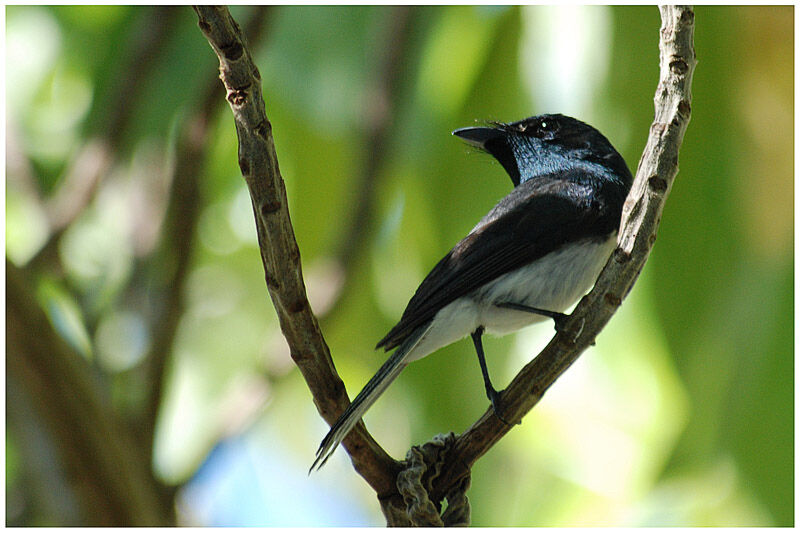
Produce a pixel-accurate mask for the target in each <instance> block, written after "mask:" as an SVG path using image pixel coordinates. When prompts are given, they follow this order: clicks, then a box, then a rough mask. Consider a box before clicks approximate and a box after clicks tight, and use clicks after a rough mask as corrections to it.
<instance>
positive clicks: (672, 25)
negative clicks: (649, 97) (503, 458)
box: [431, 6, 697, 501]
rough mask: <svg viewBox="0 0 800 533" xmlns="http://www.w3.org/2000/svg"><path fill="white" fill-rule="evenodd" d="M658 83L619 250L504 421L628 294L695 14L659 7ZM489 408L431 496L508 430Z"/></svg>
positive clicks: (648, 234)
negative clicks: (652, 116)
mask: <svg viewBox="0 0 800 533" xmlns="http://www.w3.org/2000/svg"><path fill="white" fill-rule="evenodd" d="M659 9H660V10H661V20H662V25H661V32H660V35H661V39H660V43H659V50H660V77H659V83H658V88H657V89H656V94H655V98H654V104H655V118H654V120H653V124H652V125H651V126H650V135H649V137H648V141H647V145H646V146H645V149H644V153H643V154H642V157H641V159H640V161H639V166H638V169H637V171H636V177H635V179H634V182H633V187H632V188H631V192H630V194H629V195H628V198H627V200H626V202H625V206H624V207H623V212H622V223H621V226H620V232H619V237H618V240H617V248H616V249H615V250H614V253H613V254H612V256H611V257H610V258H609V260H608V262H607V263H606V266H605V268H604V269H603V271H602V272H601V273H600V277H599V278H598V280H597V282H596V283H595V286H594V288H593V289H592V291H591V292H590V293H589V294H587V295H586V296H585V297H584V298H583V299H582V300H581V301H580V302H579V304H578V306H577V307H576V308H575V310H574V312H573V313H572V315H570V317H569V320H568V321H567V322H566V324H565V327H564V331H562V332H561V333H558V334H556V336H555V337H554V338H553V339H552V340H551V341H550V343H549V344H548V345H547V346H546V347H545V348H544V350H542V352H541V353H540V354H539V355H538V356H537V357H536V358H535V359H534V360H533V361H531V362H530V363H528V364H527V365H526V366H525V367H524V368H523V369H522V370H521V371H520V373H519V374H518V375H517V376H516V377H515V378H514V380H513V381H512V382H511V384H510V385H509V386H508V388H507V389H506V390H505V391H504V392H503V394H502V395H501V401H502V403H503V406H504V407H505V409H506V412H505V414H506V417H508V419H509V421H512V422H516V421H519V420H521V419H522V417H523V416H524V415H525V414H526V413H527V412H528V411H530V410H531V409H532V408H533V406H535V405H536V404H537V403H538V401H539V400H540V399H541V398H542V396H543V395H544V393H545V391H546V390H547V389H548V388H549V387H550V385H552V384H553V382H555V380H556V379H558V377H559V376H560V375H561V374H563V373H564V371H566V369H567V368H569V366H570V365H571V364H572V363H573V362H575V360H576V359H577V358H578V357H579V356H580V354H581V353H583V351H584V350H585V349H586V348H588V347H589V346H590V345H591V344H592V343H594V339H595V338H596V337H597V335H598V334H599V333H600V331H601V330H602V329H603V328H604V327H605V325H606V324H607V323H608V321H609V320H610V319H611V317H612V316H613V314H614V313H615V312H616V310H617V309H618V308H619V306H620V304H621V303H622V300H623V299H624V298H625V297H626V296H627V295H628V293H629V292H630V290H631V287H633V284H634V282H635V281H636V279H637V278H638V277H639V273H640V272H641V271H642V269H643V268H644V264H645V262H646V261H647V258H648V256H649V255H650V250H651V249H652V247H653V243H654V242H655V239H656V231H657V229H658V224H659V222H660V221H661V212H662V211H663V209H664V202H665V201H666V199H667V196H668V194H669V191H670V190H671V188H672V183H673V182H674V180H675V176H676V175H677V173H678V150H679V148H680V145H681V142H682V141H683V135H684V133H685V131H686V127H687V126H688V124H689V118H690V114H691V100H692V96H691V84H692V74H693V73H694V67H695V64H696V63H697V60H696V57H695V52H694V11H693V10H692V9H691V8H690V7H686V6H661V7H660V8H659ZM491 415H492V413H491V409H490V410H488V411H487V412H486V413H484V414H483V416H481V418H480V419H479V420H478V421H477V422H475V423H474V424H473V425H472V427H470V428H469V429H468V430H467V431H466V432H464V433H463V434H462V435H460V436H459V437H458V438H457V439H456V442H455V444H454V446H453V448H452V450H451V455H450V456H449V457H448V459H447V461H446V465H445V467H444V468H443V475H442V476H440V477H439V478H437V480H436V482H435V483H434V488H433V491H432V493H431V499H432V500H433V501H441V498H442V497H443V496H444V494H446V493H447V491H448V489H449V488H450V487H451V486H453V485H454V484H455V483H457V482H458V480H459V479H461V478H463V477H464V476H465V475H467V474H468V473H469V469H470V468H471V467H472V465H473V464H474V463H475V461H477V460H478V458H480V457H481V456H482V455H483V454H485V453H486V452H487V451H488V450H489V449H490V448H491V447H492V446H493V445H494V444H495V443H496V442H497V441H498V440H500V439H501V438H502V437H503V435H505V434H506V433H507V432H508V431H509V430H510V429H511V427H512V426H508V425H506V424H503V423H502V422H500V421H499V420H498V419H497V417H494V416H491Z"/></svg>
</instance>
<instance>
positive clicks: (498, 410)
mask: <svg viewBox="0 0 800 533" xmlns="http://www.w3.org/2000/svg"><path fill="white" fill-rule="evenodd" d="M482 335H483V326H478V329H476V330H475V331H473V332H472V343H473V344H474V345H475V351H476V352H478V362H479V363H480V364H481V373H482V374H483V384H484V386H485V387H486V396H487V397H488V398H489V401H490V402H492V410H493V411H494V414H495V416H496V417H497V418H499V419H500V420H501V421H502V422H504V423H505V424H508V425H509V426H510V425H511V424H510V423H509V422H508V421H507V420H506V419H505V418H503V409H502V407H501V406H500V393H499V392H497V390H495V388H494V387H493V386H492V380H491V379H489V369H488V368H487V366H486V358H485V357H484V356H483V343H482V342H481V336H482Z"/></svg>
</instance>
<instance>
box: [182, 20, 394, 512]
mask: <svg viewBox="0 0 800 533" xmlns="http://www.w3.org/2000/svg"><path fill="white" fill-rule="evenodd" d="M194 9H195V11H196V12H197V15H198V18H199V26H200V29H201V30H202V32H203V34H204V35H205V36H206V39H208V42H209V43H210V44H211V47H212V48H213V49H214V52H215V53H216V54H217V57H218V58H219V62H220V78H221V79H222V82H223V83H224V85H225V89H226V91H227V101H228V103H229V104H230V107H231V110H232V111H233V116H234V120H235V123H236V133H237V136H238V138H239V167H240V169H241V171H242V175H243V176H244V178H245V181H246V183H247V187H248V189H249V190H250V197H251V200H252V204H253V211H254V215H255V222H256V231H257V233H258V242H259V247H260V250H261V259H262V262H263V264H264V271H265V274H266V276H265V277H266V282H267V288H268V290H269V294H270V298H271V299H272V303H273V305H274V306H275V310H276V311H277V314H278V320H279V322H280V326H281V330H282V332H283V335H284V337H285V338H286V341H287V343H288V344H289V348H290V353H291V356H292V359H293V360H294V361H295V363H296V364H297V366H298V368H299V369H300V371H301V373H302V374H303V377H304V379H305V380H306V383H307V384H308V387H309V389H310V390H311V393H312V395H313V397H314V403H315V404H316V406H317V409H318V410H319V412H320V414H321V415H322V417H323V418H324V419H325V420H326V421H327V422H328V423H329V424H332V423H333V422H334V421H335V420H336V417H337V416H338V415H339V413H341V412H342V411H343V410H344V409H345V408H346V406H347V405H348V403H349V399H348V398H347V393H346V392H345V388H344V384H343V383H342V380H341V379H340V378H339V376H338V375H337V374H336V371H335V369H334V367H333V361H332V360H331V357H330V352H329V351H328V346H327V344H326V343H325V339H324V338H323V337H322V332H321V331H320V328H319V323H318V322H317V318H316V317H315V316H314V314H313V312H312V311H311V307H310V306H309V304H308V299H307V297H306V292H305V285H304V283H303V275H302V269H301V264H300V250H299V249H298V247H297V242H296V240H295V237H294V229H293V228H292V224H291V220H290V218H289V210H288V202H287V199H286V189H285V186H284V183H283V178H282V177H281V174H280V170H279V168H278V158H277V155H276V153H275V144H274V141H273V138H272V124H270V122H269V120H268V119H267V116H266V111H265V108H264V100H263V97H262V94H261V74H260V73H259V71H258V69H257V68H256V66H255V64H254V63H253V60H252V57H251V55H250V52H249V50H248V48H247V44H246V42H245V40H244V37H243V35H242V32H241V29H240V28H239V26H238V24H236V21H234V20H233V18H232V17H231V15H230V12H229V11H228V9H227V8H225V7H216V6H195V7H194ZM343 445H344V447H345V449H346V450H347V451H348V453H349V454H350V457H351V459H352V461H353V465H354V467H355V468H356V470H357V471H358V473H359V474H360V475H361V476H362V477H363V478H364V479H365V480H366V481H367V483H369V484H370V486H371V487H372V488H373V489H374V490H375V491H376V492H377V493H378V496H379V498H380V497H387V498H390V499H397V500H398V504H399V498H400V497H399V495H398V494H397V490H396V488H395V483H394V480H395V476H396V473H397V472H398V471H399V464H398V463H397V462H396V461H395V460H394V459H392V458H391V457H390V456H389V455H388V454H387V453H386V452H385V451H384V450H383V449H382V448H381V447H380V446H379V445H378V443H377V442H375V440H374V439H373V438H372V437H371V436H370V435H369V433H367V431H366V428H365V427H364V425H363V424H359V425H358V426H357V427H356V428H355V430H353V431H352V432H351V433H350V435H348V437H347V438H346V439H345V440H344V442H343Z"/></svg>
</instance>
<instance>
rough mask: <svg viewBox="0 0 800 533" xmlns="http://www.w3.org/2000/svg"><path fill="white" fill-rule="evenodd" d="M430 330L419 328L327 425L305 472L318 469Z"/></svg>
mask: <svg viewBox="0 0 800 533" xmlns="http://www.w3.org/2000/svg"><path fill="white" fill-rule="evenodd" d="M428 329H430V325H428V326H427V327H424V328H419V329H418V330H417V331H415V332H414V333H413V334H412V335H411V336H410V337H409V338H408V339H406V341H405V342H403V344H401V345H400V346H399V347H398V348H397V350H395V351H394V353H393V354H392V355H391V356H390V357H389V359H387V360H386V362H385V363H383V366H381V367H380V369H378V371H377V372H376V373H375V375H374V376H372V379H370V380H369V381H368V382H367V384H366V385H365V386H364V388H363V389H362V390H361V392H359V393H358V396H356V397H355V399H354V400H353V403H351V404H350V405H349V406H348V407H347V409H345V411H344V413H342V415H341V416H340V417H339V419H338V420H337V421H336V422H335V423H334V424H333V425H332V426H331V429H330V431H328V434H327V435H325V438H324V439H322V443H321V444H320V445H319V449H318V450H317V458H316V459H315V460H314V464H312V465H311V468H310V469H309V473H311V472H312V471H313V470H314V469H320V468H322V466H323V465H324V464H325V462H326V461H327V460H328V458H329V457H330V456H331V455H332V454H333V452H334V450H336V447H337V446H338V445H339V443H341V442H342V440H343V439H344V438H345V437H346V436H347V434H348V433H350V430H351V429H353V426H355V425H356V424H357V423H358V421H359V420H361V417H362V416H363V415H364V413H365V412H366V411H367V409H369V408H370V407H371V406H372V404H373V403H375V400H377V399H378V397H379V396H380V395H381V394H383V392H384V391H385V390H386V389H387V387H389V385H390V384H391V383H392V382H393V381H394V380H395V379H396V378H397V376H398V375H400V372H401V371H402V370H403V369H404V368H405V367H406V365H408V356H409V354H410V353H411V352H413V351H414V348H416V346H417V344H419V341H420V340H421V339H422V337H424V336H425V334H426V333H427V332H428Z"/></svg>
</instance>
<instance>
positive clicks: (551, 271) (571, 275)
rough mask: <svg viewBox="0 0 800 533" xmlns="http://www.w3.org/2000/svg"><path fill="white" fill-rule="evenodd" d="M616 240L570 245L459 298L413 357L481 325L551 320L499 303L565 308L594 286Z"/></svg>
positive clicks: (495, 329) (505, 328)
mask: <svg viewBox="0 0 800 533" xmlns="http://www.w3.org/2000/svg"><path fill="white" fill-rule="evenodd" d="M615 243H616V233H615V234H613V235H612V236H611V237H610V238H609V239H608V240H606V241H602V242H593V241H583V242H580V243H576V244H570V245H567V246H565V247H564V248H562V249H561V250H558V251H556V252H552V253H550V254H548V255H547V256H545V257H543V258H541V259H539V260H538V261H535V262H534V263H532V264H530V265H527V266H524V267H521V268H518V269H517V270H513V271H511V272H509V273H508V274H504V275H502V276H500V277H499V278H497V279H496V280H494V281H492V282H490V283H487V284H486V285H484V286H483V287H481V288H480V289H478V290H476V291H475V292H473V293H471V294H469V295H467V296H462V297H461V298H458V299H457V300H455V301H453V302H452V303H450V304H448V305H447V306H445V307H443V308H442V309H441V310H440V311H439V312H438V313H437V314H436V316H435V317H434V319H433V323H432V324H431V327H430V328H429V329H428V331H427V332H426V333H425V335H424V336H423V337H422V338H421V339H420V342H419V343H418V344H417V346H416V347H415V348H414V349H413V350H412V351H411V352H410V353H409V354H408V358H407V360H408V361H413V360H415V359H419V358H421V357H424V356H426V355H428V354H429V353H431V352H434V351H436V350H438V349H439V348H441V347H443V346H447V345H448V344H451V343H453V342H455V341H457V340H459V339H461V338H463V337H465V336H467V335H469V334H470V333H472V332H473V331H475V330H476V329H477V328H478V327H479V326H483V327H484V328H485V330H486V331H487V332H488V333H492V334H495V335H505V334H507V333H511V332H513V331H516V330H518V329H520V328H523V327H525V326H528V325H530V324H534V323H536V322H541V321H543V320H547V317H544V316H542V315H537V314H535V313H529V312H527V311H517V310H514V309H506V308H502V307H497V305H495V304H498V303H502V302H512V303H517V304H521V305H526V306H529V307H537V308H539V309H545V310H548V311H556V312H559V313H560V312H563V311H564V310H565V309H567V308H568V307H569V306H570V305H572V304H573V303H575V301H577V300H578V298H580V297H581V296H583V295H584V294H586V293H587V292H588V291H589V289H590V288H591V287H592V285H593V284H594V282H595V281H596V280H597V276H599V275H600V271H601V270H602V269H603V266H604V265H605V263H606V261H607V260H608V257H609V255H611V251H612V250H613V249H614V245H615Z"/></svg>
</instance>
